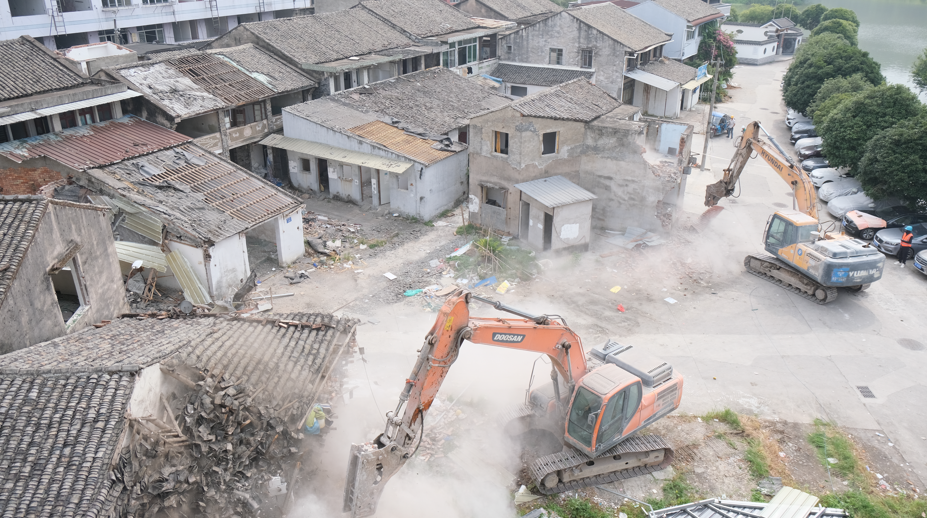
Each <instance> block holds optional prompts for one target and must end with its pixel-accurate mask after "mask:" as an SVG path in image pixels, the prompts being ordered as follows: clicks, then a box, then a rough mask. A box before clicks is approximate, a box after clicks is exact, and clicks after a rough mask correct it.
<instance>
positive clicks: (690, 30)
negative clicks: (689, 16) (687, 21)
mask: <svg viewBox="0 0 927 518" xmlns="http://www.w3.org/2000/svg"><path fill="white" fill-rule="evenodd" d="M697 37H698V27H697V26H692V25H686V41H692V40H694V39H695V38H697Z"/></svg>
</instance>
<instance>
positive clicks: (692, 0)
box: [652, 0, 724, 23]
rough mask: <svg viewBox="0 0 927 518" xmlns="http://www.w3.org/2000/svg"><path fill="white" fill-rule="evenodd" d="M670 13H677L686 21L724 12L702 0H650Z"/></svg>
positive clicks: (711, 16) (714, 15) (710, 16)
mask: <svg viewBox="0 0 927 518" xmlns="http://www.w3.org/2000/svg"><path fill="white" fill-rule="evenodd" d="M652 1H653V2H654V3H656V4H657V5H659V6H660V7H663V8H664V9H666V10H667V11H669V12H671V13H675V14H678V15H679V16H681V17H682V18H684V19H685V20H686V21H687V22H690V23H691V22H694V21H698V20H704V21H708V20H711V19H714V18H721V17H722V16H724V14H723V13H722V12H721V11H719V10H718V9H716V8H714V7H712V6H711V5H709V4H707V3H705V2H703V1H702V0H652Z"/></svg>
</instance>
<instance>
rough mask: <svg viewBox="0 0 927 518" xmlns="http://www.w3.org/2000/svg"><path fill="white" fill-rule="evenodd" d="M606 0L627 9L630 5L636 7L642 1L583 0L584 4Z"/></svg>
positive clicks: (600, 2) (602, 2)
mask: <svg viewBox="0 0 927 518" xmlns="http://www.w3.org/2000/svg"><path fill="white" fill-rule="evenodd" d="M606 2H608V3H610V4H615V5H617V6H618V7H620V8H622V9H627V8H629V7H634V6H635V5H639V4H640V2H634V1H632V0H595V1H593V2H583V5H596V4H604V3H606Z"/></svg>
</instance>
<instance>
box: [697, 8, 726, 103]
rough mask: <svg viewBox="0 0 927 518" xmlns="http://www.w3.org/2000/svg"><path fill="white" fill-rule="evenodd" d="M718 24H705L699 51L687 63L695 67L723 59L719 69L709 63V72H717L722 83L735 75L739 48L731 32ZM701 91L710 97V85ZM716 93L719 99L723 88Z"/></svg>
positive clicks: (712, 73)
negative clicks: (728, 32)
mask: <svg viewBox="0 0 927 518" xmlns="http://www.w3.org/2000/svg"><path fill="white" fill-rule="evenodd" d="M718 26H719V24H718V22H717V21H714V22H708V23H707V24H705V26H704V30H702V40H701V41H700V42H699V44H698V53H696V54H695V56H692V57H691V58H689V60H688V61H687V63H688V64H689V65H691V66H693V67H698V66H700V65H702V64H704V63H705V62H711V61H713V60H715V59H719V60H720V61H721V64H720V66H719V70H715V66H714V65H713V64H709V66H708V73H709V74H711V75H715V74H717V75H718V82H719V83H720V82H727V81H729V80H730V79H731V78H732V77H734V72H733V68H734V65H736V64H737V49H736V48H734V40H733V37H732V36H731V35H730V34H725V33H724V31H722V30H721V29H719V28H718ZM706 84H707V83H706ZM701 91H702V93H703V94H705V95H706V96H708V97H710V92H711V88H710V87H709V88H702V90H701ZM706 92H708V93H706ZM716 95H717V98H718V99H720V98H722V97H723V92H722V91H721V89H719V90H718V92H717V94H716Z"/></svg>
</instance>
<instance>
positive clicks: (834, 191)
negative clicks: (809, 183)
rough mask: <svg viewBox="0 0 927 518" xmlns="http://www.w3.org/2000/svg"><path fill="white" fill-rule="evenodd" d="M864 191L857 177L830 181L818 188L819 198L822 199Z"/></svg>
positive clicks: (831, 198) (827, 199) (826, 199)
mask: <svg viewBox="0 0 927 518" xmlns="http://www.w3.org/2000/svg"><path fill="white" fill-rule="evenodd" d="M858 192H863V186H862V184H860V183H859V180H857V179H856V178H841V179H839V180H837V181H835V182H828V183H827V185H824V186H823V187H821V188H820V189H818V199H819V200H821V201H830V200H833V199H834V198H839V197H841V196H849V195H851V194H856V193H858Z"/></svg>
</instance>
